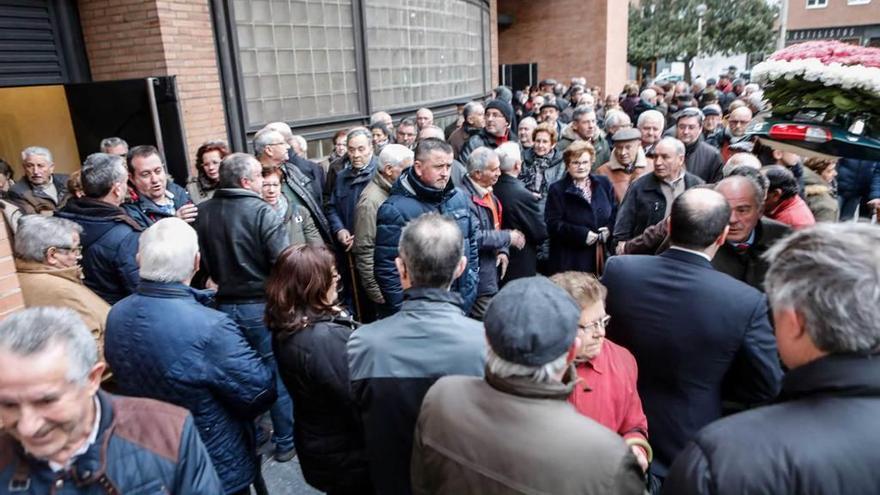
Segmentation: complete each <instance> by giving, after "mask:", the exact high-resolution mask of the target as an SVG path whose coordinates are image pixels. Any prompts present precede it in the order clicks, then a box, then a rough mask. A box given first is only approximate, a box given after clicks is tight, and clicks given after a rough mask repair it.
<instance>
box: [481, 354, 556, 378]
mask: <svg viewBox="0 0 880 495" xmlns="http://www.w3.org/2000/svg"><path fill="white" fill-rule="evenodd" d="M567 367H568V351H567V350H566V351H565V354H563V355H561V356H559V357H558V358H556V359H554V360H553V361H550V362H549V363H547V364H544V365H541V366H525V365H522V364H517V363H511V362H510V361H505V360H504V359H502V358H500V357H498V355H497V354H495V352H494V351H493V350H492V349H491V348H490V349H489V350H488V351H487V353H486V369H487V370H488V371H489V373H491V374H492V375H494V376H497V377H498V378H513V377H524V378H528V379H529V380H531V381H533V382H535V383H554V382H558V381H559V380H558V379H557V378H556V377H557V376H558V375H559V374H560V373H562V372H563V371H565V368H567Z"/></svg>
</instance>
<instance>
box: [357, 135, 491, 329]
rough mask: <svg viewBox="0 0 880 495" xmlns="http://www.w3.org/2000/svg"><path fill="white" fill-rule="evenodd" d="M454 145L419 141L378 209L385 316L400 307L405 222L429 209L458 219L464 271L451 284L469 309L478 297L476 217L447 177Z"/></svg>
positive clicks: (377, 258)
mask: <svg viewBox="0 0 880 495" xmlns="http://www.w3.org/2000/svg"><path fill="white" fill-rule="evenodd" d="M452 160H453V159H452V147H451V146H449V145H448V144H446V143H444V142H443V141H440V140H439V139H424V140H422V141H419V144H418V145H417V146H416V151H415V161H414V162H413V166H412V167H410V168H409V169H408V170H407V171H405V172H404V173H403V174H401V176H400V178H399V179H397V182H395V183H394V185H393V186H392V187H391V196H389V198H388V200H387V201H385V203H383V204H382V206H380V207H379V212H378V213H377V214H376V249H375V253H374V256H373V262H374V267H373V273H374V275H375V276H376V282H377V283H378V284H379V289H380V290H381V291H382V297H383V298H384V299H385V305H383V306H382V307H381V308H380V309H381V313H382V314H384V315H389V314H392V313H395V312H397V311H398V310H399V309H400V305H401V302H402V301H403V289H402V288H401V285H400V275H399V272H398V267H397V265H396V263H395V260H396V258H397V255H398V242H399V241H400V232H401V230H402V229H403V226H404V225H406V223H407V222H409V221H410V220H412V219H414V218H416V217H418V216H420V215H422V214H423V213H428V212H437V213H442V214H444V215H446V216H448V217H450V218H452V219H453V220H455V222H456V223H457V224H458V228H459V229H461V233H462V242H463V243H464V256H465V257H467V260H468V263H467V270H465V271H464V272H462V274H461V276H460V277H458V278H457V279H456V280H455V282H453V284H452V290H454V291H455V292H458V293H459V295H461V299H462V305H463V306H462V308H463V309H464V310H465V311H469V310H470V308H471V306H472V305H473V303H474V300H475V299H476V297H477V281H478V276H479V275H478V274H479V271H480V268H479V250H478V248H477V241H478V239H477V236H478V233H477V228H478V227H477V222H476V221H474V220H473V219H472V218H471V215H470V207H469V204H468V203H469V201H468V198H467V197H465V195H464V194H463V193H462V192H461V191H459V190H458V189H456V188H455V186H454V185H453V184H452V181H451V180H450V175H451V172H450V171H451V169H452Z"/></svg>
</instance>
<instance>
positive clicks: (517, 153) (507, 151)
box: [495, 141, 522, 172]
mask: <svg viewBox="0 0 880 495" xmlns="http://www.w3.org/2000/svg"><path fill="white" fill-rule="evenodd" d="M495 153H496V154H497V155H498V159H499V160H501V171H502V172H510V171H511V170H513V166H514V165H516V162H521V161H522V150H521V149H520V147H519V143H514V142H513V141H508V142H506V143H504V144H502V145H501V146H499V147H497V148H495Z"/></svg>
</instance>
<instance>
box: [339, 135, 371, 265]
mask: <svg viewBox="0 0 880 495" xmlns="http://www.w3.org/2000/svg"><path fill="white" fill-rule="evenodd" d="M371 140H372V135H371V134H370V132H369V131H368V130H367V129H364V128H362V127H358V128H355V129H353V130H351V131H349V133H348V135H347V136H346V138H345V142H346V147H347V149H348V153H347V154H346V158H345V166H344V167H343V169H342V171H341V172H340V173H339V175H338V176H337V178H336V183H335V184H334V188H333V190H332V191H330V201H329V202H328V203H327V219H328V220H329V221H330V229H331V230H332V231H333V235H334V236H335V237H336V240H337V241H338V243H339V246H340V247H341V248H342V249H343V250H344V251H348V250H350V249H351V246H352V245H353V243H354V237H353V236H352V235H351V232H352V231H353V230H354V214H355V207H356V206H357V203H358V199H359V198H360V195H361V192H362V191H363V190H364V188H365V187H367V184H369V182H370V180H371V179H372V178H373V174H374V173H375V172H376V168H377V167H378V161H377V160H376V157H375V156H373V146H372V145H371V142H372V141H371Z"/></svg>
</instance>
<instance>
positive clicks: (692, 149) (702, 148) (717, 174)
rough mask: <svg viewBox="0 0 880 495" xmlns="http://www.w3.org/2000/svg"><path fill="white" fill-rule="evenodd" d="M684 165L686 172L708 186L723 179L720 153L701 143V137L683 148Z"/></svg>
mask: <svg viewBox="0 0 880 495" xmlns="http://www.w3.org/2000/svg"><path fill="white" fill-rule="evenodd" d="M685 164H686V166H687V171H688V172H690V173H692V174H694V175H696V176H697V177H699V178H701V179H703V180H704V181H706V183H708V184H714V183H715V182H718V181H719V180H721V179H722V178H724V175H723V174H722V168H723V167H724V164H723V163H721V152H719V151H718V148H716V147H714V146H712V145H711V144H708V143H706V142H705V141H703V136H700V137H699V138H698V139H697V140H696V141H694V142H693V143H691V144H689V145H686V146H685Z"/></svg>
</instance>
